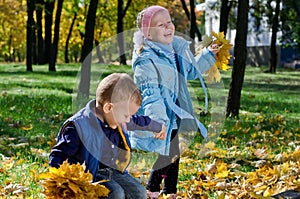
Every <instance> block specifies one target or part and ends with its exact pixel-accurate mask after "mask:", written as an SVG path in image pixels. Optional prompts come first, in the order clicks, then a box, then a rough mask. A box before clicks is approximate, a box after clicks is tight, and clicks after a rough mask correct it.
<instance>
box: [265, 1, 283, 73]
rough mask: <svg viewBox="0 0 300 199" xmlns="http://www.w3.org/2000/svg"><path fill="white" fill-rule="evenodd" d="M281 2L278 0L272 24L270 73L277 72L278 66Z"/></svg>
mask: <svg viewBox="0 0 300 199" xmlns="http://www.w3.org/2000/svg"><path fill="white" fill-rule="evenodd" d="M280 2H281V0H276V7H275V14H274V16H273V20H272V21H273V24H272V36H271V45H270V68H269V71H268V72H270V73H275V72H276V66H277V49H276V40H277V31H278V26H279V12H280Z"/></svg>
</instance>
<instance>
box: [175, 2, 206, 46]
mask: <svg viewBox="0 0 300 199" xmlns="http://www.w3.org/2000/svg"><path fill="white" fill-rule="evenodd" d="M180 2H181V5H182V8H183V10H184V12H185V15H186V16H187V18H188V20H191V16H190V12H189V9H188V8H187V6H186V3H185V0H180ZM195 31H196V34H197V37H198V39H199V41H201V39H202V34H201V32H200V30H199V28H198V26H197V24H196V23H195Z"/></svg>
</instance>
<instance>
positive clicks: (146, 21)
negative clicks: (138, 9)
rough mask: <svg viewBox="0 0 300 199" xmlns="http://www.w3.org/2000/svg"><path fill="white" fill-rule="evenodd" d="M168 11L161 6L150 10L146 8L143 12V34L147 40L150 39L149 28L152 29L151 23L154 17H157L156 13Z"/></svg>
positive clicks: (151, 7)
mask: <svg viewBox="0 0 300 199" xmlns="http://www.w3.org/2000/svg"><path fill="white" fill-rule="evenodd" d="M161 10H164V11H167V12H168V10H167V9H165V8H164V7H161V6H150V7H148V8H146V9H145V10H144V11H143V17H142V32H143V35H144V37H145V38H148V37H149V28H150V23H151V19H152V17H153V16H154V15H155V13H157V12H158V11H161Z"/></svg>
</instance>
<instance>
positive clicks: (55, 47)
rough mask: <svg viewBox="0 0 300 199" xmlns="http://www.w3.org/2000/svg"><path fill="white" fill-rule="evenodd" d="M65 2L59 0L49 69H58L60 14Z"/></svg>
mask: <svg viewBox="0 0 300 199" xmlns="http://www.w3.org/2000/svg"><path fill="white" fill-rule="evenodd" d="M63 2H64V0H58V1H57V9H56V15H55V26H54V38H53V43H52V45H51V56H50V59H49V71H56V69H55V63H56V58H57V50H58V41H59V25H60V16H61V11H62V5H63Z"/></svg>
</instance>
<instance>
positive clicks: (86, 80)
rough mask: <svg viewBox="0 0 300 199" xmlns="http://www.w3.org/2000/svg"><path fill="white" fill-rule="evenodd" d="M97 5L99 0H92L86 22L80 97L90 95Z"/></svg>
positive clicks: (79, 89) (79, 88)
mask: <svg viewBox="0 0 300 199" xmlns="http://www.w3.org/2000/svg"><path fill="white" fill-rule="evenodd" d="M97 6H98V0H91V1H90V5H89V10H88V14H87V19H86V23H85V37H84V43H83V46H82V51H81V58H80V62H82V66H81V74H80V82H79V87H78V95H77V98H79V99H80V98H81V97H83V98H88V97H89V95H90V91H89V90H90V74H91V63H92V56H91V54H92V53H91V52H92V50H93V41H94V29H95V19H96V11H97Z"/></svg>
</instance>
